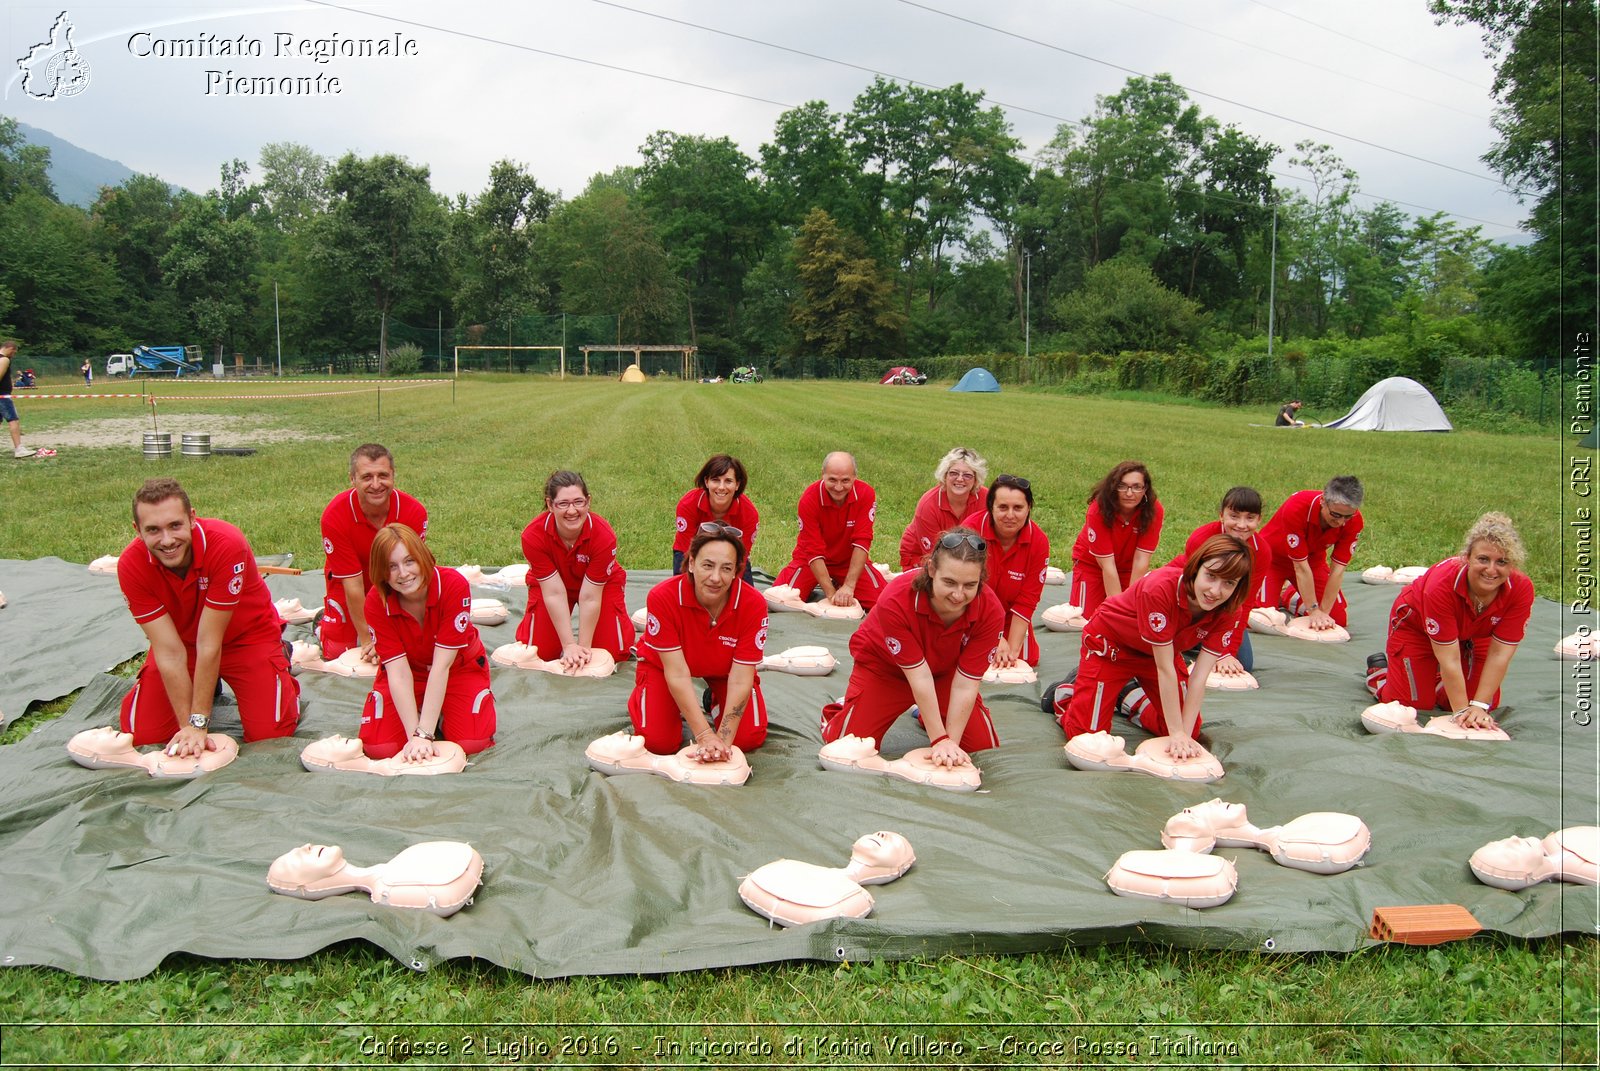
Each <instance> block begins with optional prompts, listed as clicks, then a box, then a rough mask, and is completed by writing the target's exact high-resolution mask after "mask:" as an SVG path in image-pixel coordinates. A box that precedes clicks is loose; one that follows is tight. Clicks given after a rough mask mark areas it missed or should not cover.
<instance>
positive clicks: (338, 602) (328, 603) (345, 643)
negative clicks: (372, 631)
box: [317, 581, 372, 662]
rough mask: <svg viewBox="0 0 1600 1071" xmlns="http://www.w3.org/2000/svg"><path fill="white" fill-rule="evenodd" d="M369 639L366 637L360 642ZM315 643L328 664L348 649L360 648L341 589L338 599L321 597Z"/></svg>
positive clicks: (369, 637)
mask: <svg viewBox="0 0 1600 1071" xmlns="http://www.w3.org/2000/svg"><path fill="white" fill-rule="evenodd" d="M334 583H338V581H334ZM330 587H331V585H330ZM371 639H372V637H371V636H368V637H366V638H365V639H364V640H362V642H363V643H365V642H367V641H368V640H371ZM317 643H318V645H320V646H321V648H322V657H323V658H325V659H327V660H328V661H330V662H331V661H333V660H334V659H335V658H338V657H339V656H340V655H342V654H344V653H345V652H346V651H348V650H349V649H350V648H352V647H359V646H360V644H358V643H357V642H356V627H355V625H353V624H351V622H350V611H349V610H347V609H345V606H344V590H343V588H341V589H340V590H339V595H338V598H334V597H333V596H332V595H331V594H330V595H324V596H323V599H322V616H321V617H320V618H318V619H317Z"/></svg>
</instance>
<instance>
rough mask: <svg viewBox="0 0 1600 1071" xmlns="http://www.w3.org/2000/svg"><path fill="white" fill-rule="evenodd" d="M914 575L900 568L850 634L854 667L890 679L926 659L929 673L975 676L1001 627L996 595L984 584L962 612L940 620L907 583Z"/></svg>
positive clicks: (978, 676) (985, 664)
mask: <svg viewBox="0 0 1600 1071" xmlns="http://www.w3.org/2000/svg"><path fill="white" fill-rule="evenodd" d="M916 575H917V574H915V573H904V574H902V575H900V576H897V577H895V578H894V579H893V580H891V581H889V585H888V587H886V588H884V589H883V594H882V595H880V596H879V597H878V604H877V605H876V606H875V607H873V610H872V613H870V614H868V615H867V617H866V620H865V621H863V622H862V623H861V627H860V628H858V629H856V631H855V635H853V636H851V637H850V656H851V657H852V658H853V659H855V663H856V665H857V666H868V667H870V668H872V669H874V670H876V671H877V672H879V673H882V674H885V675H888V674H891V673H892V674H894V677H895V679H899V678H900V677H901V676H902V675H903V673H904V671H905V670H908V669H915V668H916V667H917V666H920V665H922V664H923V663H924V662H926V663H927V664H928V669H929V670H931V671H932V672H933V675H934V676H935V677H941V676H944V675H945V674H947V673H950V672H952V671H959V672H960V673H962V674H965V675H966V676H968V677H972V678H974V679H978V680H981V679H982V678H983V675H984V674H985V673H986V672H988V670H989V660H990V657H991V656H992V655H993V654H994V651H995V648H996V647H997V646H998V645H999V643H1000V636H1001V633H1002V632H1003V631H1004V629H1005V622H1006V615H1005V611H1004V610H1002V609H1001V608H1000V600H999V599H997V598H996V597H995V594H994V592H993V591H991V590H990V589H989V586H988V585H987V584H985V585H983V586H982V587H981V588H979V589H978V595H977V598H975V599H973V600H972V602H971V603H969V604H968V605H967V608H966V610H965V611H964V612H963V613H962V615H961V616H960V617H958V618H956V620H955V621H954V622H953V623H952V624H949V625H946V624H945V623H944V622H943V621H941V620H939V615H938V614H936V613H934V610H933V606H932V604H931V603H930V602H929V601H928V597H927V596H926V595H924V594H922V593H921V592H919V591H917V590H915V589H914V588H912V586H911V582H912V581H913V580H914V579H915V578H916Z"/></svg>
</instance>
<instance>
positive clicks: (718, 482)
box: [672, 454, 761, 583]
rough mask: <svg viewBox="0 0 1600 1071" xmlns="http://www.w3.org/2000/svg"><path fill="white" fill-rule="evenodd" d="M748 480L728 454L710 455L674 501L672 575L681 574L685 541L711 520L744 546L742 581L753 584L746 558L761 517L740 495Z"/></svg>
mask: <svg viewBox="0 0 1600 1071" xmlns="http://www.w3.org/2000/svg"><path fill="white" fill-rule="evenodd" d="M748 482H749V481H748V479H747V478H746V476H745V471H744V465H743V464H741V463H740V461H739V459H738V458H736V457H734V456H732V455H731V454H712V455H711V456H710V457H709V458H707V459H706V463H705V464H704V465H701V466H700V471H699V472H697V473H695V477H694V488H693V490H691V491H689V493H688V494H686V495H684V496H683V497H682V498H680V499H678V520H677V535H676V536H675V537H674V539H673V541H672V574H673V575H674V576H676V575H677V574H679V573H681V572H683V559H684V556H685V555H687V554H688V552H689V542H690V541H691V540H692V539H694V534H695V533H696V532H697V531H699V530H700V526H701V525H702V524H705V523H707V522H708V521H715V522H717V523H720V524H726V525H727V526H728V527H730V528H732V529H733V534H734V535H735V536H737V537H738V539H739V542H740V544H741V545H742V546H743V547H744V578H745V580H746V581H748V582H752V583H753V582H754V579H755V578H754V574H753V573H752V572H751V569H750V556H751V554H753V553H754V551H755V546H756V525H757V524H758V523H759V522H760V520H761V514H760V513H759V512H758V511H757V510H756V506H755V503H754V502H751V501H750V499H749V498H748V497H746V495H745V493H744V489H745V486H746V484H747V483H748Z"/></svg>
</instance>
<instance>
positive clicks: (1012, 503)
mask: <svg viewBox="0 0 1600 1071" xmlns="http://www.w3.org/2000/svg"><path fill="white" fill-rule="evenodd" d="M962 523H964V524H965V525H966V526H967V527H968V528H972V529H974V530H976V531H977V533H978V534H979V535H980V536H982V537H983V539H984V542H986V543H988V544H989V561H988V572H989V578H988V581H987V583H988V585H989V589H990V590H991V591H993V592H994V593H995V596H996V597H997V598H998V599H999V600H1000V608H1001V609H1002V610H1004V611H1005V614H1006V626H1005V631H1004V633H1002V634H1001V636H1000V645H999V646H998V647H996V648H995V652H994V664H995V665H996V666H998V667H999V668H1001V669H1009V668H1011V667H1012V666H1014V665H1016V664H1017V662H1019V661H1022V662H1026V663H1028V665H1030V666H1038V664H1039V643H1038V641H1037V640H1035V639H1034V637H1033V611H1034V610H1036V609H1037V608H1038V606H1039V596H1040V594H1041V593H1042V592H1043V591H1044V571H1045V569H1046V568H1047V567H1048V566H1049V564H1050V537H1049V536H1047V535H1045V534H1044V530H1043V529H1042V528H1040V527H1039V526H1038V525H1037V524H1034V523H1033V485H1032V484H1030V483H1029V482H1028V481H1027V480H1025V479H1023V478H1022V477H1021V476H1013V475H1011V474H1010V473H1002V474H1001V475H999V476H996V477H995V478H994V483H992V484H990V485H989V493H988V507H987V509H985V510H984V511H983V512H982V513H974V514H972V516H970V517H968V518H967V519H966V520H965V521H964V522H962Z"/></svg>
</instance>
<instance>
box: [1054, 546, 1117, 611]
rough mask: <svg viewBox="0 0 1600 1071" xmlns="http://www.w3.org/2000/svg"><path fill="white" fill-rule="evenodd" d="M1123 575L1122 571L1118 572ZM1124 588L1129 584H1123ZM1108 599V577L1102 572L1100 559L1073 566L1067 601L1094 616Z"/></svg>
mask: <svg viewBox="0 0 1600 1071" xmlns="http://www.w3.org/2000/svg"><path fill="white" fill-rule="evenodd" d="M1118 575H1119V576H1120V575H1121V574H1120V573H1119V574H1118ZM1122 590H1124V591H1126V590H1128V585H1126V584H1124V585H1122ZM1105 601H1106V578H1105V576H1104V574H1102V573H1101V572H1100V559H1099V558H1094V559H1092V560H1090V561H1087V562H1085V563H1083V564H1082V565H1078V564H1077V563H1074V564H1073V566H1072V581H1071V586H1070V587H1069V588H1067V602H1069V603H1071V604H1072V605H1073V606H1077V607H1080V608H1081V609H1082V610H1083V616H1084V617H1086V618H1088V617H1093V616H1094V612H1095V611H1096V610H1098V609H1099V608H1100V604H1101V603H1103V602H1105Z"/></svg>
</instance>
